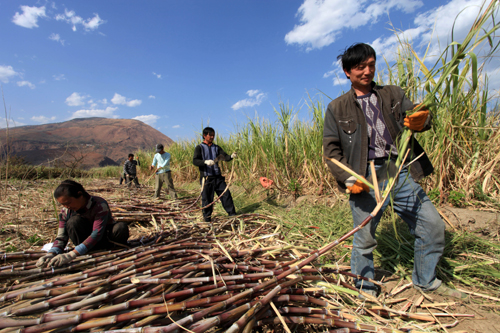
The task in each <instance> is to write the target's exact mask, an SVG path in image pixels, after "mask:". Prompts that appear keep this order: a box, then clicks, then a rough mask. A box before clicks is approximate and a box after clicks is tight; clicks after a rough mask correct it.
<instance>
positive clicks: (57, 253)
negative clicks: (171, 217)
mask: <svg viewBox="0 0 500 333" xmlns="http://www.w3.org/2000/svg"><path fill="white" fill-rule="evenodd" d="M54 198H55V199H56V200H57V201H58V202H59V203H60V204H61V205H62V206H63V207H64V208H63V209H62V210H61V213H60V214H59V230H58V232H57V237H56V240H55V241H54V244H53V245H52V248H51V249H50V250H49V253H48V254H47V255H45V256H43V257H41V258H40V259H38V261H37V263H36V266H37V267H43V266H48V267H59V266H62V265H64V264H67V263H69V262H71V261H72V260H73V259H75V258H76V257H77V256H79V255H84V254H86V253H87V252H89V251H91V250H102V249H109V248H112V247H114V243H119V244H124V245H126V244H127V239H128V237H129V230H128V225H127V224H126V223H125V222H118V223H115V221H114V220H113V217H112V215H111V211H110V210H109V206H108V203H107V202H106V200H104V199H103V198H100V197H96V196H92V195H90V194H88V193H87V191H85V189H84V188H83V186H82V185H81V184H79V183H77V182H75V181H73V180H65V181H63V182H62V183H61V184H60V185H59V186H58V187H57V188H56V190H55V191H54ZM69 239H71V241H72V242H73V244H74V245H75V249H74V250H72V251H70V252H68V253H64V248H65V247H66V244H67V243H68V240H69Z"/></svg>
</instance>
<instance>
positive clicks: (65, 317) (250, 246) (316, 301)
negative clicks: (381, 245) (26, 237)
mask: <svg viewBox="0 0 500 333" xmlns="http://www.w3.org/2000/svg"><path fill="white" fill-rule="evenodd" d="M241 218H242V219H246V222H245V226H244V228H245V232H246V233H247V234H250V235H253V236H254V237H252V238H248V237H242V235H241V234H240V233H239V231H241V229H239V228H240V226H241V225H240V224H239V223H238V222H237V221H235V220H234V219H232V220H228V221H232V222H228V221H222V222H221V223H219V225H215V226H214V225H207V226H206V227H202V228H198V227H197V228H190V226H189V225H186V226H176V227H174V226H172V227H171V228H167V227H164V228H163V229H159V230H157V231H156V234H155V233H152V234H151V235H150V236H149V237H150V238H148V239H147V242H145V241H144V240H143V241H142V242H139V243H140V245H139V246H136V247H131V248H129V249H117V250H113V251H104V252H98V253H93V254H89V255H86V256H81V257H78V258H77V259H76V260H75V261H74V262H72V263H70V264H68V265H66V266H63V267H58V268H54V269H53V268H36V266H35V262H36V259H37V258H38V257H40V256H41V255H43V254H42V253H37V252H26V253H15V254H2V260H3V261H4V262H5V266H4V267H1V268H0V279H1V281H3V282H4V288H2V289H1V290H0V292H2V294H0V301H1V302H2V304H1V306H2V307H1V308H0V329H4V331H11V332H45V331H51V332H68V331H75V332H76V331H87V332H88V331H108V332H110V331H111V332H177V331H181V330H184V328H186V329H188V330H190V331H193V332H203V331H206V330H209V329H211V328H213V327H217V328H218V329H223V330H227V331H228V332H236V331H246V332H249V331H251V330H252V328H253V327H258V326H267V327H269V326H274V325H284V326H285V327H287V326H288V325H290V324H298V325H299V326H300V327H302V328H303V329H304V330H307V329H308V327H309V326H310V325H314V326H318V327H330V328H337V329H344V331H345V332H365V331H380V332H382V331H384V332H385V331H388V332H389V331H390V332H397V331H408V330H410V329H411V328H414V327H411V325H409V324H405V325H407V326H404V325H403V324H401V323H397V322H396V321H394V327H399V330H398V329H387V328H385V326H386V323H385V322H384V321H386V320H388V319H391V318H403V319H410V320H413V321H415V322H420V323H422V322H424V323H425V322H427V323H435V320H434V318H433V317H431V316H426V315H417V314H414V313H408V312H405V311H400V310H397V311H396V310H394V309H391V308H389V307H387V306H383V304H382V303H380V302H379V301H378V300H377V299H374V298H372V297H371V296H369V295H365V296H366V297H367V298H368V299H371V298H372V300H373V301H374V302H376V303H378V305H379V308H376V309H373V310H370V309H369V308H368V307H367V308H366V309H365V310H364V311H362V312H360V311H357V312H355V311H354V309H355V308H354V307H358V306H359V305H360V304H362V303H360V302H358V301H357V299H356V298H355V297H356V296H358V295H359V293H360V292H359V291H358V290H357V289H356V288H355V287H354V286H353V285H352V278H353V277H356V276H354V275H353V274H351V273H350V272H349V271H342V270H340V269H333V268H329V267H321V265H318V264H315V265H314V266H312V265H311V264H312V263H313V261H314V260H315V259H317V258H319V257H320V256H322V255H323V254H325V253H327V252H328V251H330V250H331V249H332V248H333V247H335V246H336V245H338V244H339V243H340V242H342V241H343V240H344V239H346V238H347V237H349V236H350V234H352V231H351V232H350V233H349V234H346V235H344V236H343V237H342V238H340V239H338V240H337V241H335V242H333V243H331V244H328V245H326V246H324V247H323V248H321V249H319V250H315V251H311V250H309V249H306V248H301V247H294V246H291V245H288V246H285V245H286V244H285V243H284V241H282V239H283V237H282V235H280V234H279V233H276V232H274V231H275V230H276V228H275V227H276V225H275V224H272V223H269V221H266V222H262V219H263V218H265V216H262V215H256V214H248V215H246V216H241ZM176 228H177V229H180V231H179V230H177V232H176V230H175V229H176ZM215 229H219V230H220V231H221V232H217V233H210V230H212V231H213V230H215ZM186 230H191V231H190V232H188V233H187V232H183V231H186ZM159 234H162V235H163V237H162V238H159V237H158V235H159ZM136 241H137V240H134V242H136ZM129 245H132V244H131V243H129ZM357 278H361V277H359V276H358V277H357ZM372 282H374V283H375V284H377V285H379V286H381V283H380V282H377V281H372ZM361 313H362V314H361ZM360 320H361V321H364V322H367V323H366V324H363V323H361V322H360ZM339 332H340V331H339Z"/></svg>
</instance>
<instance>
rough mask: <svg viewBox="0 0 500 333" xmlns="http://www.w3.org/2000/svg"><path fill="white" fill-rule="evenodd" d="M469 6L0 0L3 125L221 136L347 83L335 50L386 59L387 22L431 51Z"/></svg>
mask: <svg viewBox="0 0 500 333" xmlns="http://www.w3.org/2000/svg"><path fill="white" fill-rule="evenodd" d="M481 3H482V2H481V1H475V0H468V1H466V0H452V1H440V0H437V1H418V0H384V1H379V0H372V1H366V0H349V1H341V0H323V1H316V0H182V1H173V0H172V1H168V0H162V1H160V0H149V1H128V0H121V1H118V0H105V1H102V0H101V1H97V0H86V1H65V2H61V1H30V0H22V1H12V0H0V8H2V10H1V11H0V29H1V31H3V33H2V34H0V40H1V43H0V45H2V52H1V53H0V84H1V85H2V88H3V94H4V98H5V104H6V106H7V113H8V118H9V126H16V125H17V126H22V125H38V124H41V123H53V122H62V121H66V120H69V119H72V118H80V117H92V116H99V117H108V118H123V119H130V118H135V119H139V120H142V121H144V122H145V123H148V124H150V125H151V126H153V127H155V128H157V129H158V130H160V131H161V132H163V133H164V134H166V135H167V136H169V137H170V138H172V139H173V140H179V139H190V138H194V137H196V135H197V134H196V133H199V132H200V130H201V126H202V124H203V125H207V124H210V126H212V127H214V128H215V129H216V131H217V132H219V134H222V135H227V134H229V133H231V132H233V131H234V128H235V124H237V123H240V124H241V123H244V122H246V119H247V117H251V118H253V117H254V116H255V114H258V116H259V117H261V118H262V117H263V118H267V119H271V120H273V119H274V118H275V117H274V111H273V108H274V107H275V108H278V107H279V102H280V101H283V102H285V103H286V102H288V103H289V104H290V105H292V106H294V107H295V108H296V109H300V112H299V113H298V115H297V116H298V117H301V118H307V117H308V110H307V106H305V105H304V102H305V101H306V100H307V95H308V93H309V94H310V95H312V96H317V95H318V94H319V91H323V92H324V93H326V94H328V96H330V97H337V96H338V95H339V94H340V93H341V91H342V90H346V89H348V88H349V84H348V82H346V80H345V76H343V73H342V72H341V71H340V69H339V66H338V64H337V63H336V57H337V55H338V54H339V53H341V51H342V50H343V49H345V47H346V46H349V45H351V44H353V43H355V42H365V43H369V44H371V45H373V46H374V48H375V49H376V51H377V55H378V59H382V56H385V57H386V58H387V59H391V58H392V57H393V56H394V52H395V51H396V49H397V44H396V38H395V35H394V33H393V32H392V31H391V24H390V22H392V24H393V25H394V26H395V27H396V28H398V29H401V30H402V31H403V32H404V34H405V36H406V37H408V38H411V39H412V40H413V42H414V43H413V44H414V46H419V47H423V46H426V45H427V43H428V42H430V43H431V48H430V49H431V51H434V52H438V50H439V45H440V43H441V45H444V44H445V43H447V42H449V36H450V31H451V26H452V24H453V22H454V19H455V17H456V16H457V15H458V13H459V12H460V11H461V10H463V9H464V8H468V10H467V11H464V12H463V13H462V14H461V15H460V16H459V20H458V21H457V22H456V34H457V36H460V35H461V34H462V35H463V34H465V33H466V32H467V30H468V29H469V27H470V26H471V23H472V21H473V20H474V18H475V17H476V14H477V10H478V8H479V6H480V5H481ZM498 67H499V66H498V64H494V65H492V64H490V68H491V71H489V72H488V74H490V76H492V77H496V76H498V73H497V72H496V68H498ZM492 81H493V82H492V84H494V85H496V86H500V84H497V82H496V80H495V79H494V80H492ZM324 100H325V102H328V99H327V98H324ZM2 109H3V108H2ZM3 111H4V110H2V112H1V117H0V127H5V123H6V120H5V114H4V112H3Z"/></svg>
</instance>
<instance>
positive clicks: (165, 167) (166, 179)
mask: <svg viewBox="0 0 500 333" xmlns="http://www.w3.org/2000/svg"><path fill="white" fill-rule="evenodd" d="M155 166H156V171H155V172H156V176H155V198H156V199H159V198H160V192H161V187H162V186H163V183H166V184H167V187H168V192H169V194H170V197H171V198H172V199H176V198H177V193H176V192H175V188H174V181H173V180H172V173H171V172H170V154H169V153H167V152H165V151H164V150H163V145H162V144H161V143H159V144H157V145H156V154H155V156H154V158H153V163H152V164H151V166H150V167H149V169H150V170H153V169H154V168H155Z"/></svg>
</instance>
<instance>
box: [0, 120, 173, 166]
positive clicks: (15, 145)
mask: <svg viewBox="0 0 500 333" xmlns="http://www.w3.org/2000/svg"><path fill="white" fill-rule="evenodd" d="M8 137H9V149H10V153H11V154H14V155H17V156H20V157H23V158H24V160H25V161H27V162H29V163H31V164H34V165H39V164H44V165H59V166H61V165H66V166H69V165H72V164H74V163H78V164H79V166H80V167H84V168H90V167H96V166H106V165H119V164H120V163H121V162H123V161H124V160H125V159H126V158H127V155H128V154H129V153H133V152H134V151H137V150H139V149H148V150H149V149H152V148H154V147H155V145H156V144H157V143H163V145H164V146H165V147H167V146H169V145H170V144H172V143H173V140H172V139H170V138H169V137H168V136H166V135H165V134H163V133H161V132H160V131H158V130H156V129H154V128H153V127H151V126H149V125H147V124H145V123H143V122H141V121H139V120H133V119H107V118H78V119H73V120H70V121H65V122H62V123H54V124H45V125H37V126H21V127H14V128H10V129H9V135H8ZM0 144H1V146H2V154H4V153H5V151H6V148H7V147H6V130H5V129H2V130H0Z"/></svg>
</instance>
